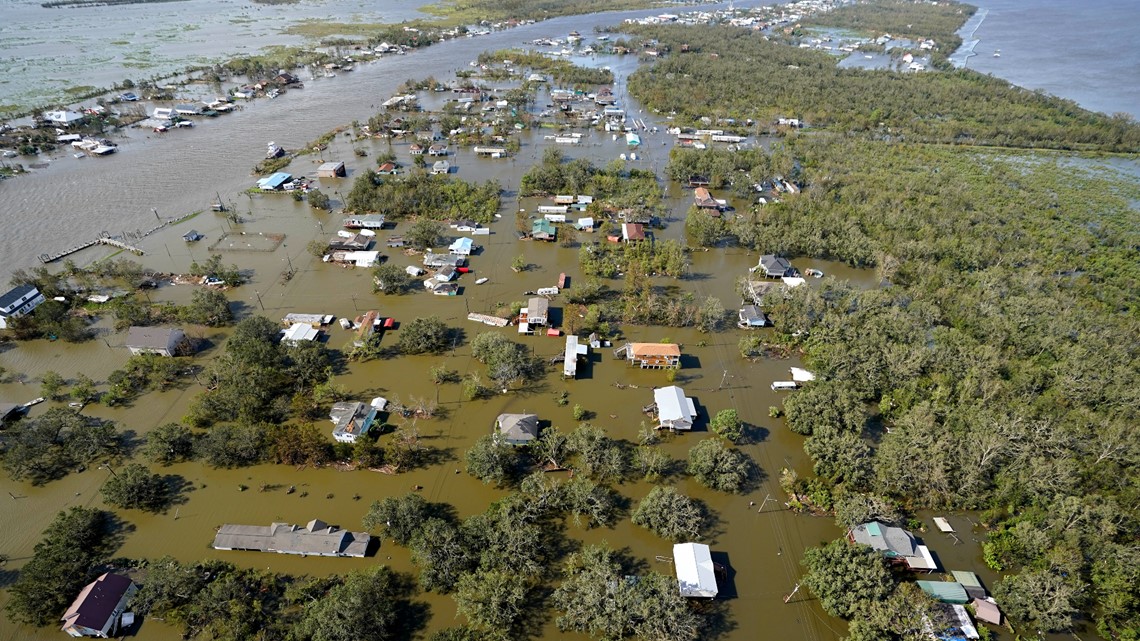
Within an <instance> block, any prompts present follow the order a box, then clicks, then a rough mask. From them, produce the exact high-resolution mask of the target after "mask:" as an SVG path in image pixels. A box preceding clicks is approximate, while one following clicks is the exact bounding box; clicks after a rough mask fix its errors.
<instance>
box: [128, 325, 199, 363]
mask: <svg viewBox="0 0 1140 641" xmlns="http://www.w3.org/2000/svg"><path fill="white" fill-rule="evenodd" d="M189 344H190V341H189V340H187V338H186V332H183V331H182V330H181V329H178V328H177V327H131V328H130V329H128V330H127V349H129V350H131V355H132V356H137V355H139V354H158V355H159V356H178V355H179V354H182V353H185V352H186V351H187V349H188V348H189Z"/></svg>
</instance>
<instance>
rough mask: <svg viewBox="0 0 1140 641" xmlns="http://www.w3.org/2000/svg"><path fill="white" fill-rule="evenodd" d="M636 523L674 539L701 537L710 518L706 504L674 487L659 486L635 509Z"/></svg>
mask: <svg viewBox="0 0 1140 641" xmlns="http://www.w3.org/2000/svg"><path fill="white" fill-rule="evenodd" d="M632 520H633V523H634V525H640V526H641V527H643V528H646V529H647V530H649V531H651V532H653V533H654V534H656V535H657V536H659V537H661V538H663V539H668V540H671V541H693V540H700V538H701V530H702V529H703V528H704V527H705V525H706V523H707V521H708V517H707V516H706V514H705V509H704V506H703V505H702V504H701V503H700V502H699V501H696V500H694V499H691V498H689V497H688V496H685V495H684V494H681V493H680V492H678V491H677V490H676V489H675V488H671V487H660V486H659V487H655V488H653V489H652V490H650V491H649V494H648V495H646V497H645V498H644V499H642V500H641V503H639V504H638V505H637V509H636V510H635V511H634V512H633V519H632Z"/></svg>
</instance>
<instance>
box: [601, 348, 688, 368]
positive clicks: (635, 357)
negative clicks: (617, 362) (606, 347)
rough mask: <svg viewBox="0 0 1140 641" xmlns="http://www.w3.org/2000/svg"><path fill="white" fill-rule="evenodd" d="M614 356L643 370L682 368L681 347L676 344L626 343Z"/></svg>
mask: <svg viewBox="0 0 1140 641" xmlns="http://www.w3.org/2000/svg"><path fill="white" fill-rule="evenodd" d="M614 356H616V357H617V358H624V359H626V360H627V361H629V362H630V363H631V364H634V365H637V366H639V367H641V369H660V368H663V367H666V368H673V369H680V368H681V347H680V346H679V345H676V344H674V343H626V344H625V345H622V346H621V347H619V348H617V349H615V350H614Z"/></svg>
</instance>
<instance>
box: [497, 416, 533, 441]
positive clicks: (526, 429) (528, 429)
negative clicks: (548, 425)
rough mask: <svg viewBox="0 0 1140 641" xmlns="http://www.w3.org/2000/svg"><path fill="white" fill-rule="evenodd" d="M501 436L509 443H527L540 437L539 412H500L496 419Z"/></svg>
mask: <svg viewBox="0 0 1140 641" xmlns="http://www.w3.org/2000/svg"><path fill="white" fill-rule="evenodd" d="M495 428H496V429H497V430H498V432H499V437H500V438H501V439H503V442H505V443H507V444H509V445H525V444H527V443H530V442H531V441H533V440H534V439H536V438H538V415H537V414H499V417H498V418H496V419H495Z"/></svg>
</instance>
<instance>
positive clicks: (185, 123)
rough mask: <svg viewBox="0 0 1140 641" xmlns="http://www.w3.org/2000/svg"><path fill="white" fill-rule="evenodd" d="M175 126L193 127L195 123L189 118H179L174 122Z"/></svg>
mask: <svg viewBox="0 0 1140 641" xmlns="http://www.w3.org/2000/svg"><path fill="white" fill-rule="evenodd" d="M174 126H175V127H180V128H181V127H193V126H194V123H192V122H190V121H189V120H179V121H178V122H176V123H174Z"/></svg>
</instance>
